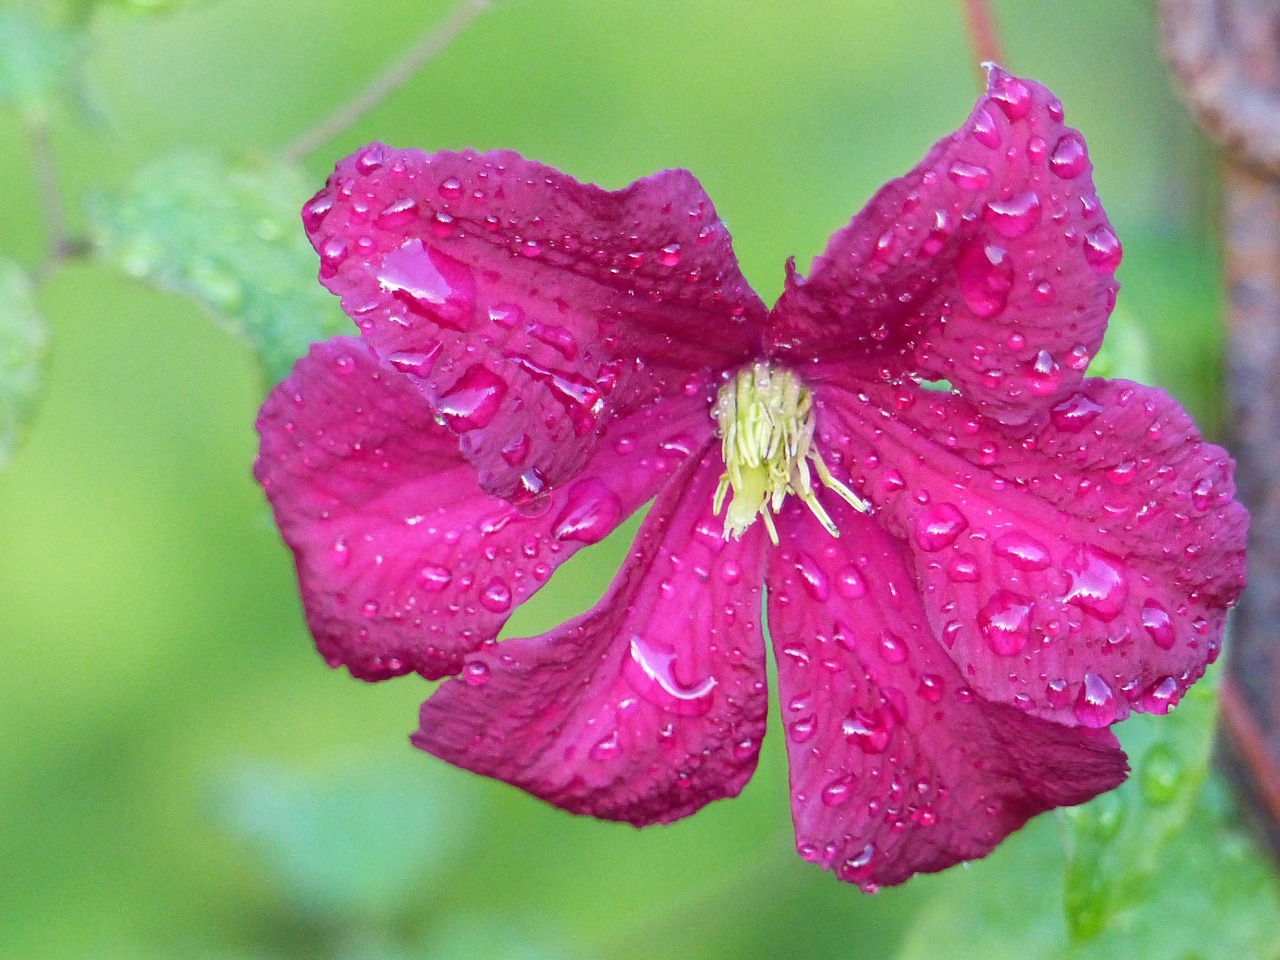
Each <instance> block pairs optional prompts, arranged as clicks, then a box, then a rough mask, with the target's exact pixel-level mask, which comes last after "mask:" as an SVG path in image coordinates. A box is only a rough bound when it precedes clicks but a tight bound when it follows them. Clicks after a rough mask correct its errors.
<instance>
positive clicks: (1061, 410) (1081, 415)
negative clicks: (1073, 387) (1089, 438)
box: [1049, 393, 1102, 432]
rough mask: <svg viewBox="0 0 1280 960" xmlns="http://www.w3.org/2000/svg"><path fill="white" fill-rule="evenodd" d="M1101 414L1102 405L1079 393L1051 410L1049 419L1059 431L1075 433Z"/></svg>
mask: <svg viewBox="0 0 1280 960" xmlns="http://www.w3.org/2000/svg"><path fill="white" fill-rule="evenodd" d="M1100 413H1102V406H1101V404H1098V403H1096V402H1094V401H1093V400H1092V399H1090V398H1089V397H1087V396H1085V395H1084V394H1083V393H1077V394H1076V395H1075V396H1073V397H1068V398H1067V399H1066V400H1063V401H1062V403H1060V404H1058V405H1057V406H1056V407H1054V408H1053V409H1052V410H1050V411H1049V419H1050V420H1052V421H1053V425H1054V426H1055V427H1057V428H1058V429H1059V430H1066V431H1068V432H1075V431H1077V430H1083V429H1084V428H1085V427H1087V426H1088V425H1089V424H1090V423H1092V422H1093V421H1094V419H1095V418H1096V417H1097V416H1098V414H1100Z"/></svg>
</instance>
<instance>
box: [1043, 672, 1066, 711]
mask: <svg viewBox="0 0 1280 960" xmlns="http://www.w3.org/2000/svg"><path fill="white" fill-rule="evenodd" d="M1067 686H1068V685H1067V681H1066V680H1062V679H1059V680H1050V681H1049V682H1048V683H1046V684H1045V687H1044V695H1045V699H1046V700H1048V701H1049V706H1051V707H1053V708H1055V709H1057V710H1061V709H1062V708H1063V707H1065V706H1066V705H1067V701H1068V700H1069V699H1070V694H1069V692H1068V690H1067Z"/></svg>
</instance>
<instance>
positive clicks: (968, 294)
mask: <svg viewBox="0 0 1280 960" xmlns="http://www.w3.org/2000/svg"><path fill="white" fill-rule="evenodd" d="M956 279H957V281H958V282H959V284H960V295H961V296H962V297H964V302H965V303H966V304H967V305H968V307H969V309H970V310H972V311H973V312H974V314H975V315H976V316H978V317H979V318H981V319H983V320H986V319H989V318H991V317H994V316H995V315H996V314H998V313H1000V312H1001V311H1002V310H1004V308H1005V307H1007V306H1008V305H1009V291H1010V290H1012V289H1013V260H1012V258H1011V257H1010V256H1009V255H1008V254H1007V253H1005V251H1004V250H1002V249H1001V248H1000V247H997V246H994V245H992V244H984V243H983V242H982V240H981V239H979V238H977V237H974V238H971V239H970V240H968V241H966V242H965V244H964V245H963V246H962V247H961V248H960V254H959V256H957V258H956Z"/></svg>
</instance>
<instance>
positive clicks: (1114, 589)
mask: <svg viewBox="0 0 1280 960" xmlns="http://www.w3.org/2000/svg"><path fill="white" fill-rule="evenodd" d="M1065 569H1066V571H1067V574H1068V575H1069V576H1070V577H1071V587H1070V589H1069V590H1068V591H1067V595H1066V596H1065V597H1064V598H1063V599H1065V600H1066V601H1067V602H1068V603H1074V604H1075V605H1076V606H1078V607H1079V608H1080V609H1081V610H1083V611H1084V612H1085V613H1087V614H1090V615H1091V616H1094V617H1096V618H1097V619H1099V620H1101V621H1103V622H1104V623H1106V622H1109V621H1111V620H1114V619H1115V618H1116V617H1117V616H1118V615H1119V614H1120V612H1121V611H1122V610H1124V606H1125V603H1126V602H1128V599H1129V578H1128V577H1127V576H1126V575H1125V572H1124V568H1123V566H1122V565H1121V563H1120V560H1119V559H1117V558H1116V557H1113V556H1112V555H1111V554H1109V553H1106V552H1104V551H1102V550H1099V549H1097V548H1096V547H1085V546H1082V547H1080V548H1079V549H1077V550H1076V551H1075V552H1074V553H1073V554H1072V556H1071V557H1070V559H1069V560H1068V561H1067V563H1066V567H1065Z"/></svg>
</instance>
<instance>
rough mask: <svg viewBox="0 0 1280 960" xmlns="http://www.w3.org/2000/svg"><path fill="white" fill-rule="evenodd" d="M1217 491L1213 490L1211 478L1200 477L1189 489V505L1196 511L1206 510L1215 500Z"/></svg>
mask: <svg viewBox="0 0 1280 960" xmlns="http://www.w3.org/2000/svg"><path fill="white" fill-rule="evenodd" d="M1217 493H1218V491H1217V490H1216V489H1214V485H1213V478H1212V477H1201V478H1200V480H1198V481H1197V482H1196V485H1195V486H1194V487H1192V488H1191V505H1192V506H1193V507H1195V508H1196V509H1197V510H1208V509H1209V508H1210V507H1211V506H1213V502H1214V500H1215V499H1217Z"/></svg>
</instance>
